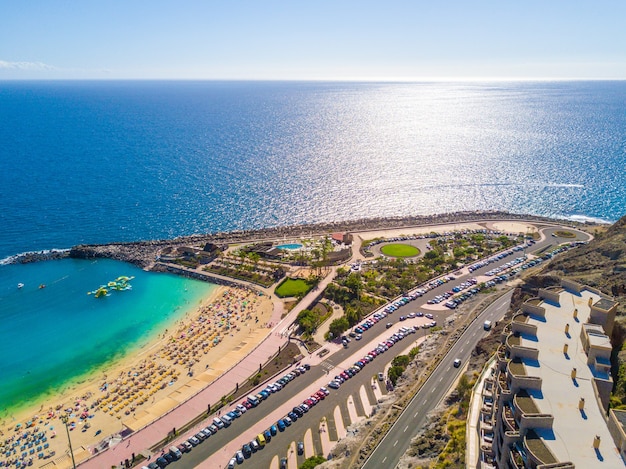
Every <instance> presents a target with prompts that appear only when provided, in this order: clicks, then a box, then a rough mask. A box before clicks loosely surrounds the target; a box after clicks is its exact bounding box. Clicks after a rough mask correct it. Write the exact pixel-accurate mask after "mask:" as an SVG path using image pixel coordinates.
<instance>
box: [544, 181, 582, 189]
mask: <svg viewBox="0 0 626 469" xmlns="http://www.w3.org/2000/svg"><path fill="white" fill-rule="evenodd" d="M540 185H541V184H540ZM543 186H544V187H573V188H576V189H584V188H585V185H584V184H567V183H564V182H563V183H561V182H548V183H546V184H543Z"/></svg>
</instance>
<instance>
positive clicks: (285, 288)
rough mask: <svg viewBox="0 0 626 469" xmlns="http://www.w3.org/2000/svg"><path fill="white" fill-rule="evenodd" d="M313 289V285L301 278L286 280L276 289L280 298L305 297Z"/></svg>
mask: <svg viewBox="0 0 626 469" xmlns="http://www.w3.org/2000/svg"><path fill="white" fill-rule="evenodd" d="M312 287H313V285H311V284H309V283H308V282H307V281H306V280H303V279H301V278H297V279H293V278H286V279H285V280H283V282H282V283H281V284H280V285H278V286H277V287H276V295H277V296H278V297H279V298H287V297H290V296H298V295H305V294H306V293H308V292H309V290H310V289H311V288H312Z"/></svg>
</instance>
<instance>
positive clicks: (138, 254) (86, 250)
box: [69, 241, 172, 269]
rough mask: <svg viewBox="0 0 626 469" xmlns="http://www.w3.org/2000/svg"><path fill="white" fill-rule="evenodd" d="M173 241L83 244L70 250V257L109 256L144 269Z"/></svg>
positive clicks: (91, 257) (108, 257) (92, 257)
mask: <svg viewBox="0 0 626 469" xmlns="http://www.w3.org/2000/svg"><path fill="white" fill-rule="evenodd" d="M171 245H172V242H171V241H169V242H165V241H140V242H135V243H113V244H81V245H79V246H74V247H73V248H72V249H70V251H69V257H71V258H74V259H95V258H107V259H114V260H117V261H124V262H130V263H131V264H135V265H137V266H139V267H141V268H143V269H147V268H150V267H151V266H152V265H153V264H154V261H155V259H156V256H157V254H158V252H159V250H160V249H162V248H163V247H165V246H171Z"/></svg>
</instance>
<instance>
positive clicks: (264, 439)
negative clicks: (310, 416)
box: [227, 387, 330, 469]
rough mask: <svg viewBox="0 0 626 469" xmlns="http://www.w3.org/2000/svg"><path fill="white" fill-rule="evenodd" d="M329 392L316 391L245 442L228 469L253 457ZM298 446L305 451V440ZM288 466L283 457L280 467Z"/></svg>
mask: <svg viewBox="0 0 626 469" xmlns="http://www.w3.org/2000/svg"><path fill="white" fill-rule="evenodd" d="M329 394H330V391H329V390H328V389H326V388H325V387H321V388H320V389H319V391H316V392H314V393H313V394H311V396H310V397H309V398H307V399H305V400H304V401H303V402H302V404H299V405H296V406H294V408H293V409H292V410H291V411H289V412H288V413H287V415H285V416H284V417H283V418H281V419H278V420H277V421H276V423H274V424H273V425H271V426H270V427H269V428H268V429H267V430H265V431H263V432H261V433H259V434H258V435H257V436H256V438H254V439H253V440H252V441H250V442H249V443H245V444H244V445H243V446H242V447H241V449H240V450H238V451H237V452H236V453H235V455H234V456H233V457H232V458H231V459H230V461H229V462H228V466H227V467H228V469H233V468H234V467H235V465H236V464H242V463H243V462H244V461H245V460H246V459H248V458H250V457H252V454H253V453H256V452H257V451H258V450H260V449H261V448H264V447H265V445H266V444H267V443H269V442H270V441H272V437H273V436H276V434H277V433H278V432H284V431H285V430H286V429H287V427H290V426H291V424H292V423H293V422H295V421H296V420H298V419H299V418H301V417H302V416H303V415H304V414H305V413H307V412H308V411H309V410H310V409H311V407H313V406H315V405H316V404H317V403H318V402H319V401H322V400H324V399H326V396H328V395H329ZM296 448H297V451H298V454H303V453H304V443H303V442H301V441H299V442H298V444H297V445H296ZM286 467H287V459H286V458H283V459H281V460H280V468H281V469H285V468H286Z"/></svg>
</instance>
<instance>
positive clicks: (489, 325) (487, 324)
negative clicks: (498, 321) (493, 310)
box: [483, 321, 491, 331]
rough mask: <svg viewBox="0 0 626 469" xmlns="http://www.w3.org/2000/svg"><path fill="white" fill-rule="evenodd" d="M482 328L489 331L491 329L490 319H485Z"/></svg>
mask: <svg viewBox="0 0 626 469" xmlns="http://www.w3.org/2000/svg"><path fill="white" fill-rule="evenodd" d="M483 329H485V330H486V331H490V330H491V321H485V322H484V323H483Z"/></svg>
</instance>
